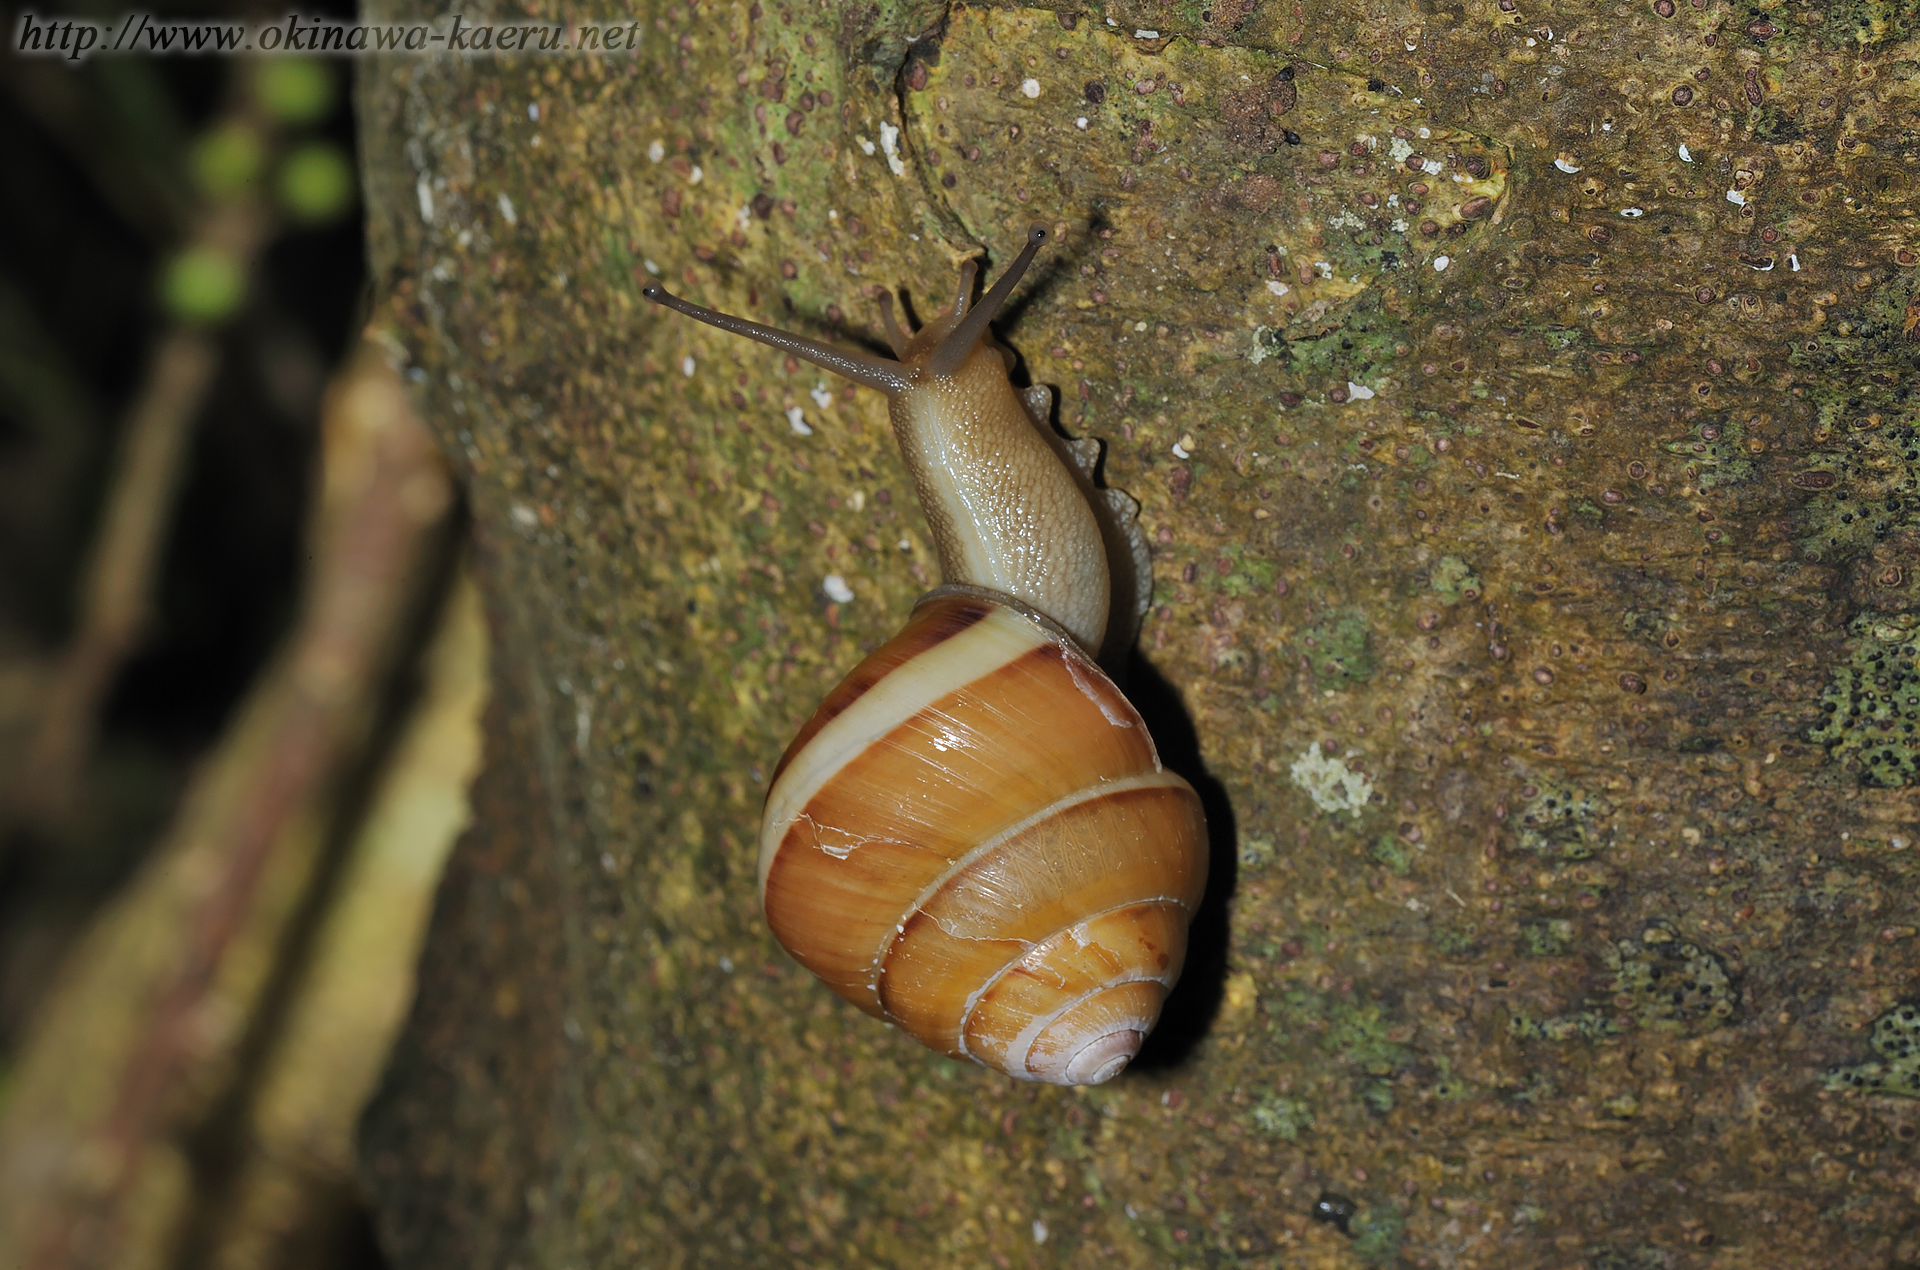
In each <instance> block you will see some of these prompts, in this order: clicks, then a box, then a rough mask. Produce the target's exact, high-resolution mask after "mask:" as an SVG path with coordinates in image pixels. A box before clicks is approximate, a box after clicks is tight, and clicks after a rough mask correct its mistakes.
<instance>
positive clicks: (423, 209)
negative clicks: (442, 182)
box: [413, 172, 433, 225]
mask: <svg viewBox="0 0 1920 1270" xmlns="http://www.w3.org/2000/svg"><path fill="white" fill-rule="evenodd" d="M413 193H414V197H415V198H418V199H419V200H420V219H421V220H423V221H425V222H427V224H429V225H431V224H433V182H431V181H429V180H428V179H427V174H426V173H425V172H422V173H421V174H420V179H419V180H417V181H415V182H414V183H413Z"/></svg>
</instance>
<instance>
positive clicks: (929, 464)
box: [644, 227, 1207, 1085]
mask: <svg viewBox="0 0 1920 1270" xmlns="http://www.w3.org/2000/svg"><path fill="white" fill-rule="evenodd" d="M1045 237H1046V231H1045V230H1043V229H1040V228H1037V227H1036V228H1035V229H1033V230H1031V231H1029V233H1028V238H1027V245H1026V248H1025V250H1024V251H1022V253H1021V254H1020V257H1019V259H1018V260H1017V261H1015V263H1014V265H1013V267H1012V268H1010V269H1009V270H1008V271H1007V272H1006V274H1004V275H1003V276H1002V277H1001V278H1000V280H999V281H998V282H997V283H996V284H995V285H994V286H993V288H992V290H991V291H989V292H988V293H987V294H986V295H985V296H984V297H982V299H981V301H980V303H979V304H978V305H976V306H973V307H972V308H971V311H969V299H970V297H971V293H972V288H973V280H974V265H973V264H972V262H968V263H967V264H966V265H964V266H963V267H962V269H961V278H960V290H959V294H958V296H957V297H956V299H955V300H954V303H953V306H952V309H951V311H950V312H948V313H945V314H941V315H940V316H938V317H936V318H935V319H934V320H933V321H932V322H930V323H928V325H927V326H926V327H924V328H922V329H921V330H920V331H918V332H915V333H913V334H911V335H909V334H908V333H906V332H904V331H902V330H901V329H900V327H899V326H898V325H897V323H896V322H895V320H894V316H893V309H892V305H891V303H890V297H889V302H887V303H885V305H884V307H883V309H882V314H883V316H884V318H885V320H886V327H887V335H888V340H889V343H890V344H891V345H892V346H893V349H894V352H895V354H896V357H897V360H888V359H885V358H881V357H876V356H874V355H873V354H870V353H865V352H860V351H857V350H849V349H839V348H834V347H832V346H830V345H825V344H819V343H816V342H814V341H812V340H808V339H805V338H804V337H801V336H797V335H793V334H790V333H788V332H785V331H778V330H775V329H773V328H771V327H765V326H760V325H758V324H757V323H753V322H747V321H744V320H742V319H740V318H734V317H729V316H727V315H726V314H722V313H716V312H714V311H713V310H710V309H705V308H702V307H700V306H699V305H695V304H689V303H688V302H686V301H684V300H679V299H676V298H675V297H673V296H670V295H668V294H667V293H666V292H664V291H663V290H661V289H660V288H659V287H658V286H651V285H650V286H648V287H647V288H646V290H645V291H644V294H645V295H646V297H647V298H648V299H650V300H653V301H654V302H655V303H658V304H662V305H665V306H667V307H669V308H672V309H674V310H676V311H678V312H681V313H684V314H686V315H688V316H690V317H694V318H697V319H699V320H700V321H702V322H706V323H708V324H710V325H713V326H717V327H720V328H721V329H723V330H727V331H731V332H733V333H735V334H738V335H744V336H746V337H748V338H751V339H755V340H758V341H760V342H762V343H765V344H771V345H773V346H774V347H776V348H780V349H783V350H785V351H787V352H789V353H792V354H794V355H796V356H799V357H804V358H806V359H807V360H808V361H811V362H813V363H814V364H816V365H819V366H823V367H825V368H827V369H830V370H833V371H834V372H836V373H837V374H841V375H844V376H846V377H847V378H849V379H852V380H854V381H855V382H857V383H861V384H865V385H867V386H869V387H873V388H878V389H880V390H881V391H883V392H885V393H887V395H888V397H889V413H890V414H891V417H892V421H893V428H894V433H895V436H896V438H897V439H898V441H899V443H900V450H901V455H902V457H903V459H904V460H905V461H906V465H907V468H908V470H909V472H910V473H911V474H912V476H913V480H914V488H915V491H916V493H917V494H918V495H919V499H920V503H921V507H922V509H923V510H924V511H925V512H926V517H927V523H928V528H929V530H930V532H931V533H932V536H933V538H934V541H935V544H936V546H937V547H938V550H939V554H940V564H941V572H942V574H943V576H944V580H945V582H946V583H947V585H945V586H942V587H941V588H940V589H938V590H936V591H933V592H931V593H929V594H928V595H927V596H925V597H924V598H923V599H922V600H921V601H920V603H919V604H918V605H917V606H916V607H915V609H914V611H913V615H912V617H911V618H910V619H909V621H908V622H907V626H906V629H905V630H903V631H901V632H900V633H899V634H898V635H896V636H895V637H894V638H893V639H891V640H889V641H888V642H887V643H886V644H885V645H883V646H882V647H881V648H880V649H879V650H878V651H876V652H875V653H873V654H872V655H871V656H870V657H868V658H867V659H866V660H865V661H863V662H862V663H861V664H860V665H859V666H857V667H855V669H854V671H853V673H852V674H850V675H848V676H847V677H846V679H845V680H843V681H842V682H841V684H840V685H839V687H837V688H835V689H834V690H833V692H832V693H830V694H829V695H828V697H827V699H826V700H825V701H824V702H822V703H821V705H820V707H819V709H818V710H816V711H815V712H814V714H813V717H812V718H811V719H810V720H809V721H808V722H807V724H806V726H805V727H803V728H802V729H801V730H800V734H799V735H798V736H797V737H795V738H794V740H793V743H792V744H791V745H789V746H788V748H787V751H786V755H785V757H783V758H782V759H781V760H780V765H779V767H778V768H777V769H776V771H775V774H774V780H773V785H772V788H771V789H770V790H769V791H768V794H767V805H766V810H765V813H764V815H763V817H762V821H761V832H760V870H759V872H760V900H761V906H762V908H763V910H764V911H765V913H766V916H767V922H768V925H769V926H770V927H771V928H772V930H773V933H774V936H775V937H776V938H777V939H779V941H780V943H781V944H782V945H783V946H784V947H785V948H786V949H787V951H788V952H789V953H791V954H792V955H793V957H794V958H795V959H796V960H797V961H799V962H800V963H801V964H802V965H804V966H806V967H807V968H808V969H809V970H811V971H813V972H814V973H815V974H816V975H818V976H819V977H820V978H821V979H822V980H824V981H825V982H826V984H827V986H828V987H830V988H832V989H833V990H834V991H835V992H837V993H839V994H840V995H841V996H843V997H845V998H846V999H847V1000H849V1001H851V1002H853V1003H854V1004H855V1005H857V1006H859V1007H860V1008H861V1009H863V1010H865V1011H867V1012H868V1013H869V1014H874V1015H877V1016H879V1017H881V1018H883V1019H886V1020H888V1021H889V1022H892V1023H894V1024H895V1025H896V1026H898V1027H900V1028H901V1029H902V1030H904V1031H906V1032H907V1033H908V1034H910V1035H912V1036H913V1037H915V1038H917V1039H918V1040H920V1041H921V1042H923V1043H924V1044H926V1045H928V1046H930V1047H931V1048H933V1049H936V1050H939V1051H940V1052H941V1053H944V1054H949V1055H952V1056H954V1057H956V1058H970V1059H973V1060H975V1061H976V1062H980V1063H983V1064H985V1065H987V1066H989V1067H993V1068H996V1069H998V1070H1000V1071H1002V1072H1005V1073H1007V1074H1008V1075H1010V1076H1015V1077H1018V1078H1021V1079H1024V1080H1038V1081H1048V1082H1052V1083H1055V1084H1063V1085H1089V1084H1098V1083H1100V1082H1101V1081H1104V1080H1109V1079H1111V1078H1112V1077H1113V1076H1115V1075H1116V1074H1118V1073H1119V1072H1120V1071H1121V1070H1122V1069H1123V1068H1124V1067H1125V1066H1126V1065H1127V1063H1128V1062H1129V1061H1131V1060H1132V1058H1133V1057H1134V1055H1135V1054H1136V1053H1138V1052H1139V1049H1140V1045H1141V1043H1142V1042H1143V1041H1144V1040H1145V1039H1146V1035H1147V1033H1148V1032H1149V1031H1151V1030H1152V1028H1153V1025H1154V1023H1155V1021H1156V1020H1157V1019H1158V1018H1159V1015H1160V1006H1161V1003H1162V1001H1163V1000H1164V999H1165V997H1166V994H1167V991H1168V990H1169V989H1170V988H1171V987H1172V986H1173V984H1174V981H1175V980H1177V979H1178V978H1179V976H1180V968H1181V963H1182V961H1183V960H1184V958H1185V955H1186V943H1187V924H1188V922H1189V921H1190V920H1191V918H1192V916H1193V912H1194V909H1195V908H1196V906H1197V905H1198V904H1199V902H1200V897H1201V894H1202V892H1203V891H1204V890H1205V889H1206V877H1207V851H1206V847H1207V840H1206V821H1205V818H1204V816H1203V815H1202V813H1201V809H1200V802H1199V799H1198V798H1197V797H1196V796H1195V794H1194V792H1193V789H1192V787H1191V786H1189V785H1188V784H1187V783H1186V782H1185V781H1184V780H1182V779H1180V777H1178V776H1176V775H1174V774H1173V773H1171V772H1168V771H1166V770H1165V769H1163V768H1162V767H1161V765H1160V756H1159V754H1158V753H1157V751H1156V750H1155V749H1154V745H1153V739H1152V738H1151V737H1150V736H1148V735H1147V729H1146V726H1145V724H1144V723H1143V722H1142V721H1141V719H1140V716H1139V714H1138V713H1137V712H1136V711H1135V710H1134V708H1133V706H1132V705H1131V704H1130V703H1129V702H1128V701H1127V699H1126V697H1125V696H1124V695H1122V693H1121V692H1120V690H1119V689H1118V688H1117V687H1115V686H1114V683H1113V681H1112V680H1111V679H1109V678H1108V677H1107V675H1106V673H1105V672H1104V671H1102V670H1101V668H1100V666H1099V665H1098V664H1097V662H1096V660H1095V655H1096V654H1099V655H1101V656H1104V657H1105V658H1106V659H1107V660H1108V661H1110V662H1118V661H1120V660H1122V659H1124V658H1125V656H1126V655H1127V654H1128V652H1129V651H1130V649H1131V647H1132V643H1133V638H1134V634H1135V632H1136V631H1137V629H1138V624H1139V620H1140V618H1141V616H1142V615H1143V614H1144V613H1145V611H1146V607H1147V602H1148V600H1149V598H1150V585H1151V584H1150V576H1149V563H1150V562H1149V560H1148V556H1147V547H1146V542H1145V539H1144V537H1143V535H1142V534H1141V533H1140V530H1139V526H1138V524H1137V523H1136V516H1137V513H1138V507H1137V506H1136V505H1135V504H1134V502H1133V500H1132V499H1130V498H1128V497H1127V496H1126V495H1125V494H1122V493H1119V492H1118V491H1114V490H1103V489H1099V488H1096V485H1095V481H1094V476H1093V466H1094V460H1095V458H1096V457H1097V455H1098V446H1097V445H1096V444H1095V443H1093V442H1089V441H1079V442H1069V441H1067V440H1065V439H1064V438H1062V437H1060V436H1059V435H1058V434H1056V433H1055V432H1054V431H1053V429H1052V428H1051V426H1050V425H1049V424H1048V421H1047V415H1048V407H1049V406H1050V404H1051V398H1050V396H1049V394H1048V393H1047V391H1046V390H1045V389H1044V388H1035V389H1029V390H1028V391H1027V392H1026V393H1024V394H1022V393H1018V392H1016V391H1015V390H1014V388H1013V385H1012V383H1011V381H1010V380H1009V379H1008V375H1007V372H1008V370H1009V368H1010V367H1011V366H1012V364H1013V357H1012V354H1011V353H1008V352H1007V351H1006V350H1004V349H1003V348H1001V347H1000V346H999V345H997V344H995V343H994V342H993V341H992V337H991V335H990V334H989V332H988V330H987V322H988V320H989V319H990V318H991V317H992V316H993V314H994V313H995V312H996V311H997V310H998V308H999V306H1000V305H1001V304H1003V303H1004V302H1005V300H1006V298H1007V296H1008V295H1010V294H1011V292H1012V290H1013V287H1014V285H1015V284H1016V283H1017V281H1018V280H1019V278H1020V276H1021V274H1022V272H1023V271H1024V270H1025V269H1026V267H1027V265H1028V264H1029V263H1031V261H1032V260H1033V257H1034V253H1035V251H1036V250H1037V249H1038V247H1039V245H1040V243H1041V241H1042V240H1044V238H1045Z"/></svg>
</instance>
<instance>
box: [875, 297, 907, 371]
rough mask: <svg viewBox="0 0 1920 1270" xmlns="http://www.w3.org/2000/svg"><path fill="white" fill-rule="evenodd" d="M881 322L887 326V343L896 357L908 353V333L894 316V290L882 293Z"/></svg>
mask: <svg viewBox="0 0 1920 1270" xmlns="http://www.w3.org/2000/svg"><path fill="white" fill-rule="evenodd" d="M880 322H881V324H882V325H883V326H885V327H886V328H887V343H888V345H889V346H891V347H892V349H893V355H894V356H895V357H905V356H906V355H907V333H906V332H905V331H903V330H901V329H900V322H899V320H898V319H897V318H895V317H894V316H893V292H891V291H882V292H881V293H880Z"/></svg>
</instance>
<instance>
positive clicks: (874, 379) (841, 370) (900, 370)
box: [640, 283, 913, 395]
mask: <svg viewBox="0 0 1920 1270" xmlns="http://www.w3.org/2000/svg"><path fill="white" fill-rule="evenodd" d="M640 294H641V295H643V296H645V297H646V298H647V299H649V300H651V301H653V302H654V303H655V304H662V305H665V306H666V307H667V308H669V309H672V310H673V311H674V312H675V313H684V314H686V315H687V316H688V317H690V318H693V319H695V320H696V321H700V322H705V323H706V324H707V325H708V326H717V327H719V328H720V329H721V330H723V331H726V332H729V333H730V334H733V335H744V336H746V337H747V338H748V339H750V340H758V341H759V342H760V343H762V344H766V345H770V346H771V347H773V348H777V349H780V350H782V351H783V352H788V353H792V354H793V355H794V356H795V357H800V358H804V359H805V360H807V361H810V362H812V363H813V364H814V365H815V366H818V367H820V368H821V369H823V370H830V371H832V372H833V373H834V374H836V375H840V376H843V377H844V378H847V379H851V380H852V381H853V382H854V383H856V384H864V385H866V386H867V387H868V388H878V389H879V390H880V391H881V392H884V393H887V394H888V395H893V394H896V393H902V392H905V391H906V390H907V389H908V388H909V387H911V386H912V384H913V380H912V379H911V378H910V376H909V373H908V371H907V368H906V367H904V366H902V365H901V364H900V363H898V362H894V361H888V360H887V359H886V358H884V357H875V356H874V355H873V354H871V353H863V352H860V351H858V350H856V349H849V348H835V347H834V346H833V345H831V344H822V343H820V342H819V341H818V340H810V339H808V338H806V337H805V336H803V335H794V334H792V333H791V332H788V331H782V330H780V329H778V328H777V327H771V326H762V325H760V324H759V323H758V322H749V321H747V320H746V319H745V318H737V317H733V316H732V315H730V314H726V313H721V312H718V311H716V310H714V309H709V308H706V307H704V306H702V305H698V304H694V303H693V302H692V301H689V300H682V299H681V298H680V297H678V296H675V295H669V294H667V291H666V289H665V288H664V287H662V286H660V285H659V284H658V283H649V284H648V285H647V286H646V287H645V288H643V289H642V290H641V292H640Z"/></svg>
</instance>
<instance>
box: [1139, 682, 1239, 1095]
mask: <svg viewBox="0 0 1920 1270" xmlns="http://www.w3.org/2000/svg"><path fill="white" fill-rule="evenodd" d="M1126 689H1127V698H1128V700H1130V701H1132V702H1133V705H1134V708H1135V709H1136V710H1138V711H1139V712H1140V717H1141V718H1143V719H1145V720H1146V721H1147V731H1148V732H1150V733H1152V734H1153V743H1154V744H1155V745H1156V746H1158V747H1159V749H1160V761H1161V763H1163V764H1164V765H1165V766H1166V768H1167V770H1168V771H1171V772H1177V773H1179V774H1180V775H1181V776H1182V777H1184V778H1185V779H1186V781H1187V783H1188V784H1189V785H1192V786H1193V789H1194V792H1195V793H1197V794H1199V795H1200V805H1201V807H1202V808H1204V809H1205V810H1206V813H1207V894H1206V898H1205V899H1203V900H1201V902H1200V911H1199V912H1197V913H1195V914H1194V916H1193V925H1192V926H1191V927H1189V928H1188V931H1187V964H1186V968H1185V969H1184V970H1182V971H1181V972H1180V982H1179V983H1177V984H1175V985H1174V988H1173V992H1172V994H1171V995H1169V996H1168V997H1167V1003H1166V1005H1165V1007H1164V1008H1162V1009H1161V1011H1160V1024H1159V1026H1158V1027H1156V1028H1154V1029H1153V1034H1152V1035H1151V1036H1149V1037H1148V1038H1147V1043H1146V1045H1144V1046H1143V1047H1142V1048H1141V1050H1140V1055H1139V1057H1138V1058H1136V1059H1134V1061H1133V1068H1134V1070H1137V1071H1149V1072H1159V1071H1167V1070H1169V1069H1172V1068H1176V1067H1179V1066H1180V1065H1181V1064H1182V1063H1184V1062H1185V1061H1186V1060H1187V1057H1188V1056H1189V1055H1190V1054H1192V1052H1193V1050H1194V1047H1195V1046H1196V1045H1198V1044H1199V1043H1200V1040H1201V1038H1202V1037H1204V1036H1205V1035H1206V1034H1207V1029H1208V1028H1209V1027H1211V1026H1212V1024H1213V1018H1214V1015H1216V1014H1217V1013H1219V1010H1220V1001H1221V997H1222V996H1223V994H1224V992H1225V986H1226V980H1227V942H1228V939H1227V937H1228V934H1229V931H1228V925H1227V901H1228V900H1229V899H1231V898H1232V896H1233V889H1234V885H1235V883H1236V882H1237V881H1238V878H1237V874H1238V871H1239V862H1240V848H1239V843H1240V833H1239V826H1238V823H1237V821H1236V820H1235V817H1234V814H1233V803H1232V802H1231V801H1230V800H1229V799H1228V798H1227V791H1226V788H1225V787H1224V786H1223V785H1221V784H1220V782H1219V781H1217V780H1215V779H1214V778H1213V777H1212V776H1211V775H1209V774H1208V772H1207V766H1206V763H1205V762H1204V761H1203V760H1202V759H1201V757H1200V737H1199V733H1198V732H1197V731H1195V729H1194V726H1193V718H1192V716H1191V715H1189V714H1188V713H1187V707H1186V704H1185V703H1184V702H1182V701H1181V700H1180V693H1179V690H1178V689H1176V688H1175V687H1174V686H1173V685H1172V684H1171V683H1169V682H1168V681H1167V680H1166V678H1165V677H1164V676H1163V675H1161V673H1160V671H1159V670H1158V669H1157V668H1156V667H1154V666H1153V665H1152V664H1150V663H1149V662H1148V661H1147V660H1146V659H1145V658H1143V657H1140V656H1139V655H1138V654H1136V655H1135V657H1134V659H1133V664H1132V666H1131V667H1129V670H1128V675H1127V684H1126Z"/></svg>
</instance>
